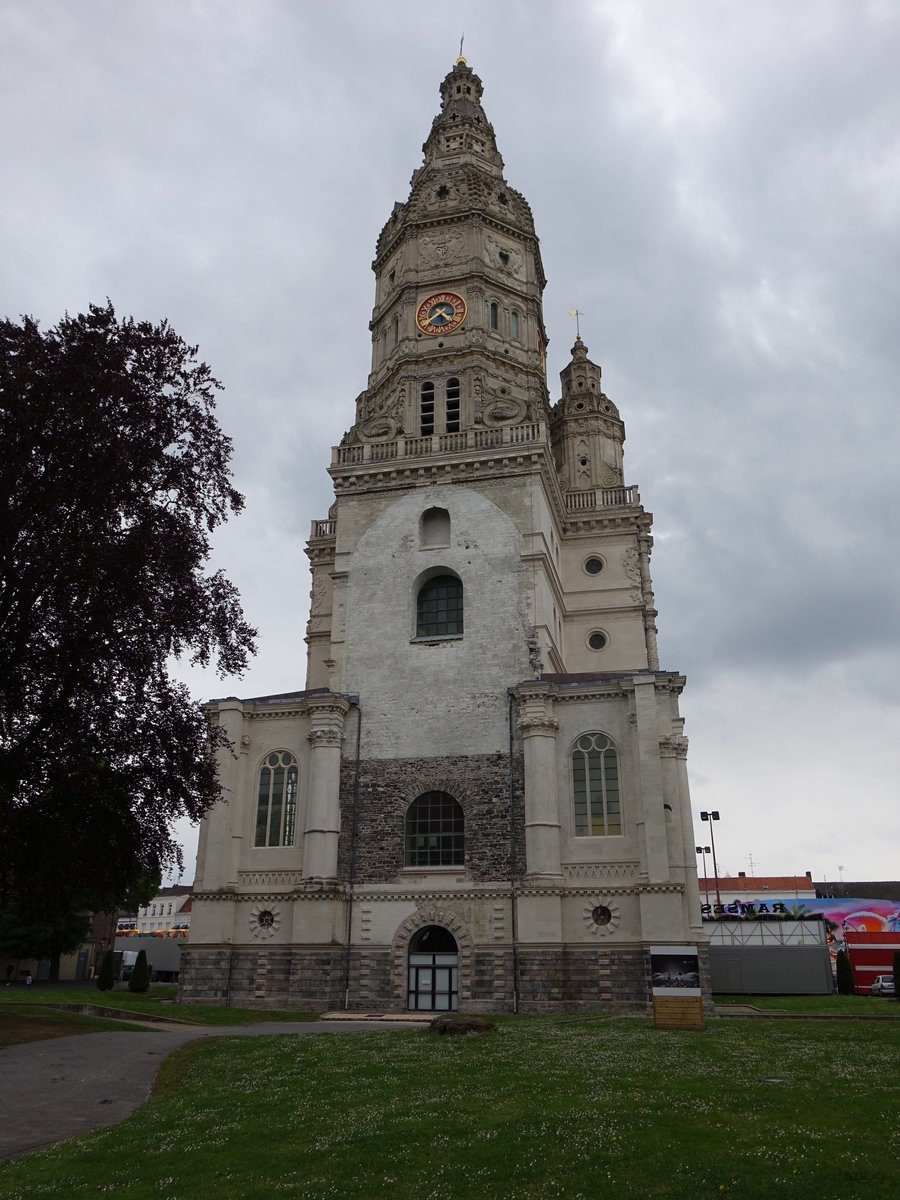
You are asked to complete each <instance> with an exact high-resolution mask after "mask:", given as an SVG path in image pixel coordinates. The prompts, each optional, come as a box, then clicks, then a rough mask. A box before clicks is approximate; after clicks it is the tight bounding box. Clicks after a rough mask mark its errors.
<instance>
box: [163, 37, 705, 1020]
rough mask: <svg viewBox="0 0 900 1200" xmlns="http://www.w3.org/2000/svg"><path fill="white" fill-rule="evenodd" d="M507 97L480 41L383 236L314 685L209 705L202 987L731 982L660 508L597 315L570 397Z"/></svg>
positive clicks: (195, 943)
mask: <svg viewBox="0 0 900 1200" xmlns="http://www.w3.org/2000/svg"><path fill="white" fill-rule="evenodd" d="M481 95H482V84H481V81H480V80H479V78H478V76H477V75H475V74H474V72H473V71H472V70H471V68H470V67H469V66H468V65H467V64H466V62H465V60H463V59H460V60H459V61H458V62H457V63H456V65H455V66H454V68H453V70H452V71H451V72H450V73H449V74H448V75H447V77H446V78H445V79H444V81H443V83H442V84H441V111H440V113H439V114H438V116H437V117H436V118H435V120H434V123H433V125H432V129H431V132H430V134H429V136H428V139H427V141H426V143H425V145H424V163H423V165H422V166H421V167H420V168H419V169H418V170H416V171H415V173H414V174H413V177H412V183H411V190H410V194H409V198H408V199H407V201H406V202H405V203H402V204H401V203H397V204H396V205H395V206H394V210H393V212H392V213H391V215H390V218H389V219H388V221H387V224H386V225H385V226H384V228H383V230H382V232H381V234H380V236H379V238H378V243H377V246H376V251H375V261H374V264H373V266H374V271H375V277H376V293H375V307H374V311H373V314H372V321H371V325H370V329H371V336H372V370H371V374H370V376H369V379H368V386H367V387H366V390H365V391H363V392H362V393H361V395H360V396H359V397H358V398H357V400H356V412H355V421H354V423H353V425H352V426H351V428H350V429H349V431H348V432H347V433H345V434H344V436H343V438H342V439H341V442H340V445H339V446H337V447H336V448H335V449H334V450H333V452H332V461H331V466H330V468H329V473H330V475H331V478H332V480H333V483H334V495H335V499H334V503H333V505H332V507H331V509H330V511H329V514H328V516H327V518H325V519H323V520H316V521H313V524H312V531H311V535H310V539H309V542H308V545H307V554H308V556H309V559H310V564H311V570H312V593H311V611H310V617H309V624H308V628H307V635H306V641H307V644H308V674H307V681H306V687H305V688H304V690H302V691H298V692H295V693H290V694H286V695H278V696H263V697H257V698H254V699H245V700H238V699H234V698H228V699H224V700H218V701H213V702H211V703H210V704H209V706H208V710H209V714H210V719H211V720H212V721H213V722H214V723H217V724H219V725H221V726H222V727H223V728H224V729H225V731H226V733H227V734H228V737H229V739H230V741H231V743H232V746H233V752H232V753H228V752H222V753H221V755H220V763H219V766H220V774H221V781H222V789H223V799H222V801H221V802H220V803H219V804H218V805H216V806H215V807H214V808H213V809H212V810H211V812H210V813H209V814H208V816H207V817H206V819H205V820H204V822H203V825H202V828H201V835H200V846H199V852H198V862H197V875H196V880H195V890H194V905H193V918H192V930H191V941H190V946H189V948H187V949H186V950H185V951H184V954H183V958H182V975H181V996H182V998H183V999H185V1000H205V1001H212V1002H221V1003H234V1004H241V1005H262V1006H271V1007H279V1008H287V1007H307V1008H339V1007H346V1008H349V1009H374V1008H378V1009H394V1010H397V1009H407V1008H413V1009H424V1010H437V1011H440V1010H446V1009H455V1008H457V1007H458V1008H461V1009H470V1010H480V1011H503V1012H506V1011H513V1010H520V1011H549V1010H554V1009H596V1008H601V1007H620V1008H623V1009H631V1010H637V1011H645V1010H647V1009H648V1006H649V1004H650V997H651V980H650V947H651V945H653V946H654V947H659V946H663V947H666V946H673V947H674V946H679V947H681V946H699V948H700V954H701V960H700V961H701V967H702V973H703V975H704V978H705V979H706V978H708V972H706V970H705V962H706V957H705V938H704V935H703V932H702V927H701V920H700V900H699V892H698V884H697V873H696V860H695V852H694V836H693V830H692V822H691V812H690V800H689V792H688V777H687V768H686V753H687V741H686V739H685V737H684V735H683V732H682V727H683V721H682V719H681V717H680V716H679V710H678V698H679V695H680V693H681V690H682V688H683V686H684V678H683V677H682V676H681V675H679V674H678V673H677V672H674V671H668V670H663V669H661V668H660V665H659V661H658V655H657V648H656V624H655V622H656V609H655V607H654V598H653V592H652V586H651V581H650V569H649V567H650V550H651V546H652V538H651V521H652V518H651V515H650V514H649V513H647V512H646V511H645V510H644V508H643V507H642V505H641V501H640V497H639V495H638V491H637V488H636V487H634V486H633V485H629V484H626V482H625V476H624V473H623V443H624V441H625V428H624V425H623V422H622V418H621V416H620V414H619V412H618V410H617V408H616V406H615V404H614V403H613V401H612V400H610V399H609V398H608V397H607V396H606V395H605V394H604V392H603V390H602V385H601V372H600V368H599V366H597V365H596V364H595V363H593V362H592V361H591V360H590V358H589V357H588V350H587V347H586V346H585V345H584V343H583V342H582V341H581V338H580V336H579V337H578V338H577V339H576V342H575V345H574V347H573V349H572V358H571V361H570V363H569V364H568V366H567V367H566V368H565V370H564V371H563V372H562V376H561V383H562V388H561V396H560V398H559V399H558V400H557V401H556V402H555V403H552V402H551V397H550V394H549V391H548V387H547V382H546V369H545V350H546V345H547V335H546V331H545V327H544V320H543V314H542V307H541V297H542V292H543V288H544V284H545V278H544V270H543V265H542V262H541V255H540V249H539V244H538V239H537V237H536V235H535V230H534V222H533V219H532V214H531V210H530V208H529V206H528V203H527V202H526V200H525V198H524V197H523V196H522V195H521V194H520V193H519V192H517V191H515V190H514V189H513V188H512V187H510V186H509V184H507V182H506V181H505V179H504V176H503V169H504V168H503V161H502V159H501V157H500V154H499V152H498V150H497V146H496V142H495V139H494V132H493V129H492V127H491V125H490V124H489V122H488V120H487V118H486V116H485V113H484V110H483V108H482V106H481ZM704 986H705V985H704ZM707 993H708V989H707Z"/></svg>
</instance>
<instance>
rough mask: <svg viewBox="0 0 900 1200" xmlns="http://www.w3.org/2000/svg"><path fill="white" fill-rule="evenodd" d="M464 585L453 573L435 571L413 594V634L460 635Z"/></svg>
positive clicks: (418, 635)
mask: <svg viewBox="0 0 900 1200" xmlns="http://www.w3.org/2000/svg"><path fill="white" fill-rule="evenodd" d="M462 631H463V585H462V580H461V579H458V578H457V576H456V575H434V576H433V577H432V578H431V579H427V580H426V581H425V583H423V584H422V586H421V587H420V588H419V594H418V596H417V597H416V637H461V636H462Z"/></svg>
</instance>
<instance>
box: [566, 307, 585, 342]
mask: <svg viewBox="0 0 900 1200" xmlns="http://www.w3.org/2000/svg"><path fill="white" fill-rule="evenodd" d="M569 316H570V317H574V318H575V338H576V340H577V341H579V342H580V341H581V318H582V317H583V316H584V313H583V312H581V311H580V309H577V308H573V309H571V310H570V312H569Z"/></svg>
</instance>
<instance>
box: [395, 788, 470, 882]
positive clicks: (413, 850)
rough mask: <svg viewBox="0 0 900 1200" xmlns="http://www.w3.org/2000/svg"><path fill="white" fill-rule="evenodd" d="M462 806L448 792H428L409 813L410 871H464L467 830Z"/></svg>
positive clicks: (407, 827) (408, 856)
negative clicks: (459, 869) (428, 868)
mask: <svg viewBox="0 0 900 1200" xmlns="http://www.w3.org/2000/svg"><path fill="white" fill-rule="evenodd" d="M464 824H465V822H464V818H463V810H462V808H461V806H460V805H459V804H458V803H457V801H456V800H454V799H453V797H452V796H449V795H448V794H447V793H446V792H426V793H425V794H424V795H423V796H419V798H418V799H417V800H414V801H413V802H412V804H411V805H410V806H409V808H408V809H407V813H406V830H405V843H406V856H405V861H406V865H407V866H408V867H461V866H462V865H463V864H464V862H465V830H464Z"/></svg>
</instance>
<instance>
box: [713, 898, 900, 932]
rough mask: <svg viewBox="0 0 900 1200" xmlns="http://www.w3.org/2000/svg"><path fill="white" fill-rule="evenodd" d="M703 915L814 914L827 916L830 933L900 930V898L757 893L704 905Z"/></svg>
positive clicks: (752, 916)
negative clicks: (876, 898)
mask: <svg viewBox="0 0 900 1200" xmlns="http://www.w3.org/2000/svg"><path fill="white" fill-rule="evenodd" d="M700 911H701V913H702V914H703V916H704V917H729V918H731V919H732V920H733V919H734V918H735V917H742V918H744V919H745V920H753V918H754V917H771V916H783V917H811V916H816V915H818V914H819V913H821V915H822V916H823V917H824V918H825V925H826V927H827V928H828V930H829V932H835V931H837V932H841V931H843V930H845V929H848V930H854V931H855V932H857V933H900V901H897V900H870V899H859V898H857V899H854V898H852V897H849V896H841V897H837V898H834V899H830V900H817V899H812V898H807V899H803V900H796V899H794V897H792V896H769V895H766V896H755V897H753V899H750V900H732V901H730V902H729V903H728V904H701V905H700Z"/></svg>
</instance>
